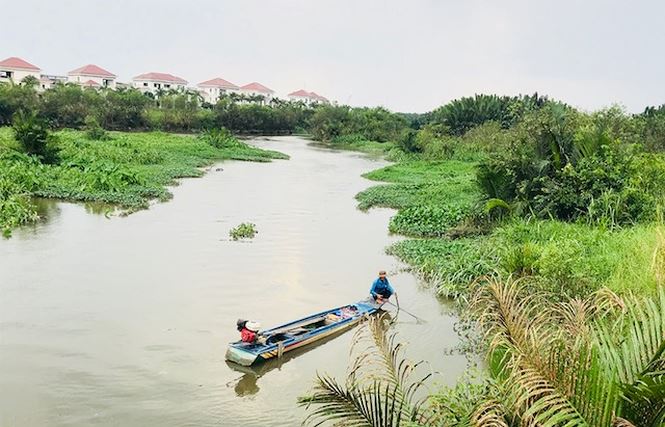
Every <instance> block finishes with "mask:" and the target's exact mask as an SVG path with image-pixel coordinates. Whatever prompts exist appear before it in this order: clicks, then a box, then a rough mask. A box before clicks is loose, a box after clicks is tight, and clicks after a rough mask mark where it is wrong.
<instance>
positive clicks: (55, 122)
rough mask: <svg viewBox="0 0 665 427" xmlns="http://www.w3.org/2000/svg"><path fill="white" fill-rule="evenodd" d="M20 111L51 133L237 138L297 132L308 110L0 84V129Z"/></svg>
mask: <svg viewBox="0 0 665 427" xmlns="http://www.w3.org/2000/svg"><path fill="white" fill-rule="evenodd" d="M19 110H22V111H24V112H30V113H34V114H36V115H38V116H39V117H40V118H41V119H43V120H45V121H46V122H47V123H48V124H49V126H51V127H53V128H74V129H82V128H84V127H86V124H87V122H89V121H91V120H93V121H95V122H96V123H98V124H99V126H100V127H102V128H104V129H106V130H121V131H127V130H160V131H167V132H198V131H201V130H206V129H211V128H219V127H225V128H227V129H230V130H232V131H234V132H238V133H260V134H281V133H292V132H296V131H302V130H303V129H304V128H305V126H306V123H307V121H308V118H309V117H310V116H311V115H312V114H313V110H312V109H311V108H309V107H307V106H305V105H304V104H302V103H298V102H284V101H281V100H274V101H273V102H271V103H270V104H268V105H263V103H258V102H250V101H249V100H247V99H245V98H244V97H225V98H222V99H221V100H220V101H219V102H218V103H217V104H215V105H210V104H206V103H204V102H203V101H202V98H201V96H200V94H199V93H197V92H195V91H174V90H171V91H162V92H161V93H160V94H159V95H158V96H152V95H151V94H142V93H141V92H139V91H138V90H136V89H118V90H95V89H84V88H81V87H80V86H78V85H74V84H66V85H56V86H55V87H54V88H52V89H48V90H46V91H45V92H44V93H42V94H38V93H37V91H36V90H35V88H34V87H33V86H31V85H29V84H20V85H8V84H3V85H0V126H2V125H8V124H10V123H11V122H12V118H13V116H14V115H15V114H16V113H18V112H19Z"/></svg>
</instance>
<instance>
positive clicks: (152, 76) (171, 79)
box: [134, 72, 187, 85]
mask: <svg viewBox="0 0 665 427" xmlns="http://www.w3.org/2000/svg"><path fill="white" fill-rule="evenodd" d="M134 80H151V81H158V82H168V83H179V84H183V85H186V84H187V80H185V79H183V78H181V77H178V76H174V75H172V74H167V73H154V72H153V73H145V74H141V75H138V76H136V77H134Z"/></svg>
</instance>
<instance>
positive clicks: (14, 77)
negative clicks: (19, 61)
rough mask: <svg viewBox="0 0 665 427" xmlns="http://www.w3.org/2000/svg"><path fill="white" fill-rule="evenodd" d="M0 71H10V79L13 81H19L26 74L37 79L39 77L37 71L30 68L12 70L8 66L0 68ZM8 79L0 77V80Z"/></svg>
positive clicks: (7, 80) (5, 80) (6, 80)
mask: <svg viewBox="0 0 665 427" xmlns="http://www.w3.org/2000/svg"><path fill="white" fill-rule="evenodd" d="M0 72H10V73H12V78H11V80H12V81H13V82H14V83H21V81H22V80H23V79H24V78H26V77H27V76H33V77H34V78H36V79H37V80H39V78H40V77H41V74H40V73H39V71H30V70H13V69H10V68H0ZM9 80H10V79H8V78H6V77H0V82H9Z"/></svg>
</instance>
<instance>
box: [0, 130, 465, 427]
mask: <svg viewBox="0 0 665 427" xmlns="http://www.w3.org/2000/svg"><path fill="white" fill-rule="evenodd" d="M255 143H256V144H257V145H259V146H262V147H265V148H268V149H276V150H280V151H283V152H286V153H287V154H289V155H290V156H291V160H289V161H275V162H272V163H268V164H259V163H247V162H227V163H225V164H224V165H223V170H220V171H216V170H215V169H212V170H211V171H210V172H209V173H208V174H207V175H206V176H205V177H203V178H200V179H187V180H183V181H182V183H181V185H179V186H177V187H174V188H173V189H172V191H173V193H174V198H173V199H172V200H171V201H169V202H167V203H158V204H156V205H154V206H152V207H151V208H150V209H149V210H145V211H141V212H137V213H135V214H132V215H129V216H127V217H122V216H117V215H110V216H109V215H106V212H107V211H106V208H104V207H98V206H92V207H91V206H90V205H88V207H86V206H84V205H80V204H71V203H61V202H52V201H47V202H43V201H39V200H38V201H37V203H38V204H39V206H40V212H41V213H42V214H43V215H44V216H45V218H46V219H45V220H44V221H43V222H40V223H38V224H36V225H35V226H33V227H25V228H22V229H19V230H16V231H15V232H14V233H13V237H12V238H11V239H8V240H2V241H0V425H3V426H4V425H16V426H24V425H29V426H32V425H35V426H41V425H56V426H58V425H62V426H65V425H67V426H74V425H91V424H94V425H101V426H111V425H113V426H115V425H140V426H181V425H197V426H206V425H215V426H219V425H222V426H225V425H229V426H234V425H243V426H292V425H297V424H299V423H300V422H301V420H302V419H303V415H304V413H303V409H302V408H298V407H297V406H296V401H297V398H298V396H301V395H303V394H306V393H307V392H308V391H309V390H310V388H311V387H312V384H313V381H312V380H313V378H314V377H315V375H316V373H317V372H326V373H329V374H331V375H343V374H344V373H345V371H346V367H347V363H348V355H349V346H350V343H351V337H352V335H353V334H352V333H345V334H342V335H340V336H338V337H336V338H334V339H331V340H329V341H325V342H323V343H318V345H314V346H311V347H306V348H304V349H298V350H294V351H293V352H289V353H287V354H286V355H285V358H284V359H282V360H279V361H269V362H268V363H267V364H265V365H264V366H258V367H257V368H256V369H257V371H255V370H253V369H252V370H250V371H246V372H238V371H236V370H234V369H232V368H230V367H229V366H228V365H227V364H226V363H224V353H225V351H226V345H227V343H228V342H230V341H235V340H237V331H236V328H235V322H236V319H238V318H252V319H255V320H258V321H260V322H261V323H262V324H263V325H276V324H281V323H285V322H287V321H290V320H293V319H296V318H300V317H304V316H306V315H308V314H311V313H313V312H317V311H321V310H324V309H328V308H330V307H335V306H341V305H345V304H348V303H351V302H354V301H358V300H359V299H362V298H364V297H365V296H366V295H367V292H368V290H369V287H370V285H371V283H372V281H373V279H374V276H375V275H376V272H377V271H378V270H379V269H387V270H389V271H396V273H395V274H393V275H391V282H392V283H393V285H394V286H395V287H396V288H397V289H398V292H399V295H400V304H401V306H402V307H403V308H405V309H407V310H409V311H411V312H413V313H415V314H417V315H418V316H421V317H423V318H425V319H427V321H428V322H427V323H425V324H416V323H413V322H411V321H410V319H408V318H407V317H403V318H402V319H400V321H399V322H398V323H397V324H396V325H395V328H396V330H397V331H398V332H399V334H400V335H399V337H400V340H402V341H407V342H408V343H409V345H408V347H407V355H408V356H412V358H413V359H427V360H429V361H431V363H432V365H433V367H434V369H435V370H437V371H440V372H444V373H445V375H444V376H442V377H441V378H440V379H439V380H438V381H439V382H440V383H448V384H451V383H453V382H454V381H455V380H456V378H457V376H458V375H459V374H460V373H461V372H462V370H463V368H464V366H465V364H466V362H465V359H464V357H462V356H457V355H453V356H445V355H444V350H445V349H446V348H448V347H451V346H453V345H455V344H456V343H457V341H458V338H457V336H456V334H455V333H454V331H453V326H454V324H455V318H454V317H452V316H451V315H450V314H449V313H448V311H449V309H448V308H446V307H445V306H444V305H441V304H440V303H439V302H438V301H437V300H436V299H435V298H434V297H433V296H432V293H431V292H430V291H428V290H423V289H422V288H421V287H420V286H419V284H418V282H417V281H416V279H415V278H414V277H413V276H412V275H410V274H408V273H405V272H403V271H402V270H401V265H400V264H399V263H398V262H397V261H396V260H395V259H394V258H392V257H389V256H387V255H386V254H385V252H384V248H385V247H386V246H387V245H388V244H390V243H391V242H392V241H394V238H393V237H389V236H388V235H387V223H388V220H389V218H390V216H391V215H392V211H390V210H384V209H377V210H372V211H370V212H367V213H365V212H360V211H358V210H357V209H356V201H355V200H354V198H353V196H354V195H355V194H356V193H357V192H359V191H361V190H363V189H364V188H366V187H367V186H369V185H370V184H371V183H370V182H368V181H366V180H364V179H362V178H360V175H361V174H362V173H364V172H367V171H369V170H372V169H375V168H377V167H380V166H381V165H382V162H381V161H377V160H372V159H368V158H365V157H363V156H361V155H359V154H355V153H345V152H334V151H330V150H327V149H322V148H319V147H313V146H309V145H307V143H306V142H305V141H303V140H300V139H298V138H295V137H282V138H275V139H271V140H261V141H257V142H255ZM90 212H96V213H101V214H91V213H90ZM248 221H249V222H253V223H255V224H256V226H257V229H258V231H259V234H258V235H257V237H256V238H255V239H253V240H252V241H251V244H242V243H239V242H233V241H231V240H229V239H228V232H229V229H231V228H232V227H234V226H236V225H238V224H239V223H241V222H248ZM400 317H401V315H400ZM291 353H293V354H291ZM227 384H228V385H227Z"/></svg>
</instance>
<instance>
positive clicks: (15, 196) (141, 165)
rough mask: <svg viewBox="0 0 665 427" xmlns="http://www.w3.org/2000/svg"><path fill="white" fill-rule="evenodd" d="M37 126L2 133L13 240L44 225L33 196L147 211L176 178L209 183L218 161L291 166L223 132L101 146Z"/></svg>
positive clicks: (3, 200) (1, 213)
mask: <svg viewBox="0 0 665 427" xmlns="http://www.w3.org/2000/svg"><path fill="white" fill-rule="evenodd" d="M31 120H33V121H34V118H29V117H28V118H22V119H20V120H19V121H18V122H17V123H16V124H15V127H14V128H13V129H12V128H9V127H4V128H0V229H2V231H3V233H5V234H8V233H9V232H10V230H11V229H12V228H14V227H15V226H17V225H20V224H25V223H29V222H32V221H35V220H37V219H38V216H37V212H36V210H35V206H34V205H33V203H32V202H31V197H33V196H37V197H51V198H59V199H67V200H81V201H102V202H108V203H113V204H116V205H119V206H120V207H122V208H124V209H125V210H128V211H131V210H135V209H141V208H145V207H147V206H148V203H149V201H150V200H151V199H158V200H165V199H168V198H169V197H170V193H169V191H168V190H167V188H166V186H167V185H172V184H173V183H174V180H175V179H176V178H182V177H196V176H201V175H202V173H203V171H202V170H201V169H200V168H201V167H202V166H205V165H209V164H211V163H213V162H215V161H219V160H224V159H236V160H248V161H270V160H271V159H281V158H286V156H284V155H283V154H281V153H277V152H272V151H265V150H260V149H258V148H254V147H251V146H249V145H247V144H245V143H243V142H241V141H239V140H237V139H236V138H234V137H233V136H231V135H230V134H228V133H227V132H223V131H211V132H208V133H205V134H203V135H201V136H199V137H194V136H178V135H171V134H165V133H160V132H149V133H121V132H110V133H109V134H108V135H106V137H105V138H104V140H94V139H90V138H89V135H88V134H87V133H86V132H83V131H76V130H62V131H58V132H54V133H52V134H51V133H49V132H47V131H45V130H44V128H43V127H42V124H41V123H39V122H32V123H31V122H30V121H31ZM26 140H28V141H30V144H31V146H43V145H46V146H48V150H49V151H50V152H51V153H52V154H50V155H49V156H50V158H49V160H50V161H48V162H45V161H44V160H45V159H44V157H43V156H40V155H38V154H35V153H31V152H29V151H27V150H26V149H25V148H26V147H24V143H25V141H26ZM40 140H41V142H39V141H40ZM40 150H43V149H40Z"/></svg>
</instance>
